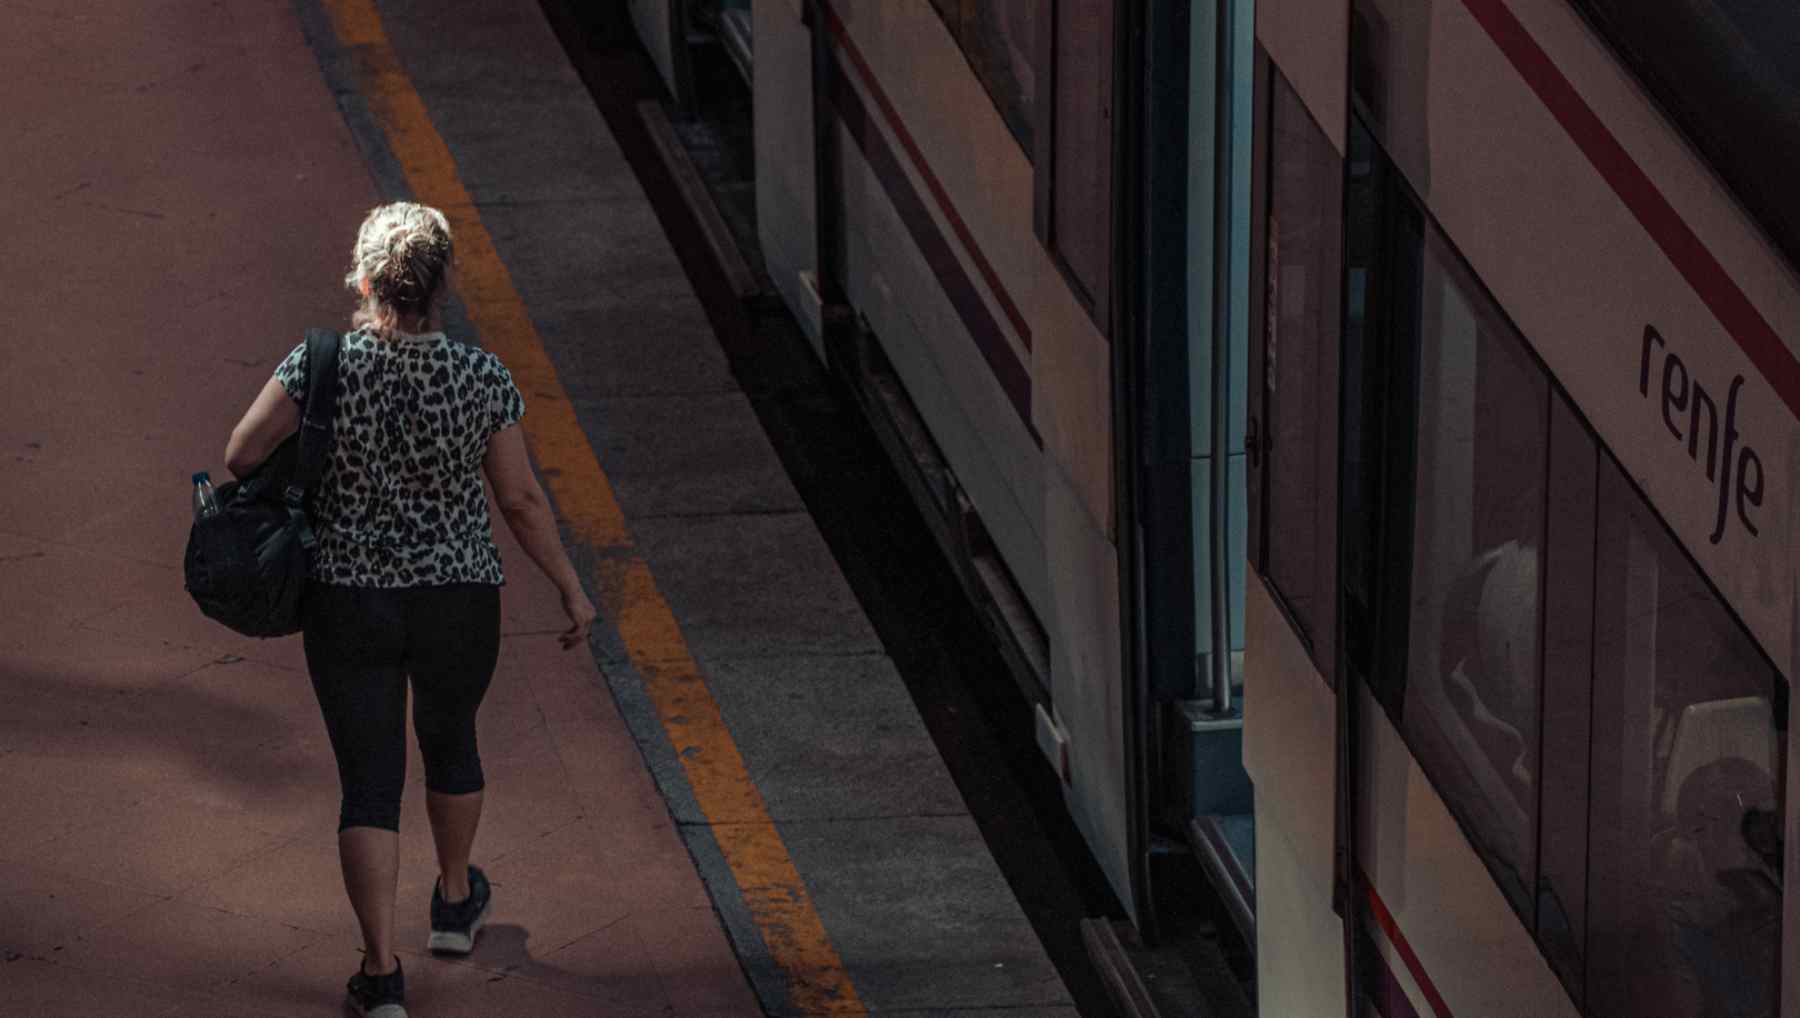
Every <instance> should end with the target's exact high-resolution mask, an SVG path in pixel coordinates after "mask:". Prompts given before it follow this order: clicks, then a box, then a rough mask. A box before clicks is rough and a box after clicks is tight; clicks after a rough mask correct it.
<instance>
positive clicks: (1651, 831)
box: [1586, 457, 1787, 1018]
mask: <svg viewBox="0 0 1800 1018" xmlns="http://www.w3.org/2000/svg"><path fill="white" fill-rule="evenodd" d="M1598 508H1599V520H1600V525H1599V528H1598V530H1599V533H1598V547H1597V548H1596V554H1597V565H1596V589H1595V604H1596V610H1595V616H1594V714H1593V717H1594V720H1593V732H1594V739H1593V747H1592V760H1593V786H1592V793H1591V794H1592V804H1593V805H1592V810H1593V813H1592V821H1591V823H1592V828H1591V831H1590V835H1589V836H1590V846H1591V848H1590V853H1589V865H1590V869H1589V874H1588V887H1589V905H1588V916H1587V922H1588V970H1587V971H1588V983H1587V994H1586V997H1587V1005H1588V1013H1589V1014H1590V1015H1594V1016H1597V1018H1598V1016H1605V1018H1612V1016H1618V1018H1625V1016H1638V1015H1646V1014H1656V1015H1666V1016H1669V1018H1684V1016H1690V1015H1691V1016H1712V1015H1722V1016H1723V1015H1730V1016H1733V1018H1751V1016H1758V1015H1773V1014H1774V1013H1775V1011H1776V1005H1777V1000H1778V984H1779V975H1780V973H1779V964H1780V963H1779V958H1780V945H1781V893H1782V892H1781V886H1782V878H1781V836H1782V834H1781V832H1782V829H1783V828H1782V816H1783V812H1784V809H1783V802H1784V798H1785V797H1784V795H1783V789H1782V784H1783V777H1784V775H1785V773H1786V762H1785V753H1786V746H1787V740H1786V733H1785V728H1786V717H1787V707H1786V704H1785V702H1784V701H1785V698H1786V687H1785V685H1784V683H1783V682H1782V680H1781V678H1780V677H1779V676H1778V675H1777V674H1776V673H1775V670H1774V668H1773V666H1772V665H1771V664H1770V663H1769V662H1768V661H1767V660H1766V659H1765V658H1764V657H1763V656H1762V655H1761V654H1760V653H1759V652H1758V650H1757V648H1756V647H1755V646H1754V645H1753V644H1752V643H1751V642H1750V639H1749V638H1748V636H1747V635H1746V634H1745V633H1744V631H1743V630H1742V628H1741V627H1740V626H1739V625H1738V624H1737V623H1736V622H1735V621H1734V620H1733V619H1732V618H1731V617H1730V616H1729V614H1728V613H1727V612H1726V610H1725V608H1724V607H1723V605H1722V604H1721V603H1720V602H1719V601H1718V600H1717V599H1716V598H1715V597H1714V596H1713V594H1712V592H1711V591H1710V590H1709V589H1708V587H1707V586H1706V584H1705V583H1704V582H1703V581H1702V579H1701V577H1700V575H1699V573H1698V572H1697V571H1696V569H1695V568H1694V567H1693V566H1692V565H1691V564H1690V563H1689V562H1688V561H1687V559H1686V558H1685V557H1684V556H1683V555H1682V554H1681V552H1680V550H1679V549H1678V548H1677V547H1676V545H1675V543H1674V542H1673V541H1672V540H1671V539H1670V537H1669V535H1668V532H1667V531H1666V530H1665V529H1664V528H1663V527H1662V526H1661V524H1660V523H1659V522H1657V521H1656V520H1655V519H1653V518H1652V517H1651V515H1650V513H1649V512H1648V510H1647V509H1646V508H1645V505H1644V503H1643V501H1642V500H1641V499H1640V498H1639V496H1638V495H1637V494H1636V492H1635V491H1633V490H1632V489H1631V487H1630V485H1629V484H1628V483H1627V482H1626V480H1625V479H1624V477H1623V475H1622V474H1621V473H1620V471H1619V469H1618V468H1617V467H1616V466H1614V465H1613V464H1612V462H1611V461H1610V459H1607V458H1604V457H1603V460H1602V466H1601V475H1600V489H1599V507H1598Z"/></svg>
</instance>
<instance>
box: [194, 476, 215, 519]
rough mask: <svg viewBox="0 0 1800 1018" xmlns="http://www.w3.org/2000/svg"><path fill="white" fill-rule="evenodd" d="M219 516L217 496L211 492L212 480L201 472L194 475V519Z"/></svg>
mask: <svg viewBox="0 0 1800 1018" xmlns="http://www.w3.org/2000/svg"><path fill="white" fill-rule="evenodd" d="M217 515H219V496H218V494H217V493H216V492H214V491H213V486H212V478H211V477H209V476H207V473H206V471H204V470H202V471H200V472H199V473H197V474H195V475H194V519H197V520H203V519H206V518H207V517H208V516H217Z"/></svg>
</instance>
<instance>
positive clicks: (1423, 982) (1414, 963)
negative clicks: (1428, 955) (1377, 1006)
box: [1359, 867, 1452, 1018]
mask: <svg viewBox="0 0 1800 1018" xmlns="http://www.w3.org/2000/svg"><path fill="white" fill-rule="evenodd" d="M1359 869H1360V867H1359ZM1362 884H1363V887H1364V888H1366V889H1367V890H1368V892H1369V914H1370V915H1372V916H1374V917H1375V922H1376V924H1377V925H1379V926H1380V927H1381V932H1382V933H1384V934H1386V935H1387V938H1388V943H1390V944H1393V945H1394V951H1395V952H1396V953H1397V954H1399V955H1400V960H1401V961H1403V962H1405V963H1406V971H1408V972H1411V973H1412V977H1413V982H1415V983H1418V984H1419V992H1420V993H1423V994H1424V995H1425V1002H1426V1003H1427V1004H1430V1005H1431V1011H1432V1014H1434V1015H1436V1016H1437V1018H1452V1016H1451V1014H1450V1005H1448V1004H1446V1003H1444V996H1443V994H1441V993H1439V992H1438V988H1437V986H1436V984H1434V983H1432V981H1431V977H1430V976H1428V975H1426V974H1425V966H1424V965H1423V964H1421V963H1420V961H1419V956H1418V955H1417V954H1415V953H1413V949H1412V945H1411V944H1409V943H1407V942H1406V938H1405V937H1404V936H1402V935H1401V934H1400V924H1399V923H1396V922H1395V921H1394V914H1393V913H1392V912H1389V911H1388V908H1387V904H1386V903H1385V902H1383V901H1382V900H1381V895H1379V894H1376V893H1375V884H1374V882H1373V881H1371V880H1370V879H1369V875H1368V874H1367V873H1364V874H1362ZM1384 964H1385V962H1384ZM1390 1018H1392V1016H1390Z"/></svg>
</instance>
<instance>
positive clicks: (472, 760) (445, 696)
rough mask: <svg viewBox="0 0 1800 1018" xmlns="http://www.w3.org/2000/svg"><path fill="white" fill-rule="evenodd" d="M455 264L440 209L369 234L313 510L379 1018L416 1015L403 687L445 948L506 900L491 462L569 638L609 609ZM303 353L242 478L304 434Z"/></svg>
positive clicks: (320, 634)
mask: <svg viewBox="0 0 1800 1018" xmlns="http://www.w3.org/2000/svg"><path fill="white" fill-rule="evenodd" d="M450 263H451V238H450V227H449V223H448V222H447V221H446V220H445V218H444V216H443V214H442V213H440V212H439V211H437V210H436V209H432V208H428V207H425V206H423V205H416V204H412V203H410V202H396V203H393V204H389V205H383V206H381V207H379V208H376V209H375V210H374V211H372V212H370V213H369V215H368V217H367V218H366V219H364V220H363V224H362V228H361V230H360V231H358V234H357V238H356V250H355V256H354V260H353V263H352V268H351V271H350V274H349V275H348V276H347V277H346V279H345V283H346V284H347V285H348V286H349V287H350V288H351V289H352V290H353V291H354V292H355V293H356V294H357V295H358V297H359V298H360V302H361V303H360V306H359V307H358V309H357V311H356V314H355V316H354V318H353V319H352V324H353V325H354V329H353V331H351V332H350V333H348V334H347V335H345V336H344V337H343V340H342V342H341V345H340V352H339V355H338V382H337V384H338V393H339V396H338V401H337V413H336V418H335V426H336V433H335V438H334V441H333V447H332V451H331V456H330V458H329V460H328V462H327V465H326V467H325V472H324V476H323V478H322V479H321V481H320V484H319V486H318V490H317V493H316V496H315V500H314V503H313V520H314V526H315V530H316V532H317V535H318V547H317V551H316V554H315V558H314V562H313V570H312V578H311V582H310V583H309V584H308V586H307V589H306V594H305V599H304V601H303V607H302V615H303V619H304V642H305V648H306V666H307V670H308V672H309V673H310V674H311V676H312V685H313V691H314V693H315V694H316V695H317V697H318V701H319V707H320V710H321V711H322V712H323V714H324V717H325V728H326V731H327V732H328V733H329V735H330V739H331V748H332V752H333V754H334V755H335V756H336V758H337V767H338V777H339V781H340V783H341V786H342V793H343V798H342V805H341V808H340V811H339V816H338V855H339V860H340V862H341V864H342V866H343V872H344V889H345V891H346V892H348V894H349V897H350V905H351V907H352V908H353V909H354V910H355V912H356V918H357V921H358V923H359V924H360V925H361V927H362V936H363V945H364V956H363V962H362V965H361V967H360V968H359V969H358V971H357V972H356V974H355V975H353V976H351V977H350V982H349V1006H350V1009H351V1010H352V1011H353V1012H354V1013H355V1014H358V1015H374V1016H377V1018H404V1016H405V1014H406V1011H405V997H406V987H405V976H404V973H403V972H402V971H401V967H400V959H399V957H398V956H397V955H396V954H395V953H394V944H393V930H394V895H395V885H396V883H397V880H398V875H399V873H398V871H399V858H400V854H399V834H398V832H399V826H400V797H401V791H402V789H403V788H404V787H405V783H406V745H405V739H406V692H407V683H408V680H410V681H411V685H412V695H413V711H412V714H413V729H414V733H415V735H416V736H417V738H418V742H419V750H420V753H421V755H422V756H423V758H424V761H425V788H426V794H425V805H426V814H427V816H428V817H429V819H430V822H431V833H432V839H433V841H434V842H435V843H436V846H437V860H438V880H437V884H436V886H435V887H434V888H433V890H432V895H431V903H430V911H431V938H430V942H429V944H428V946H429V947H430V949H431V950H433V951H439V952H447V953H451V954H467V953H469V952H470V951H472V950H473V949H474V945H475V936H476V934H477V933H478V932H479V931H480V929H481V926H482V923H483V922H484V921H485V919H486V918H487V915H488V912H489V910H490V909H491V908H492V904H493V898H492V893H491V891H490V888H489V886H488V882H487V878H486V877H485V875H484V874H483V873H482V871H481V869H480V868H479V867H477V866H473V865H470V863H469V853H470V849H471V847H472V845H473V843H474V840H475V829H476V827H477V825H478V824H479V822H480V819H481V805H482V795H483V788H484V782H483V778H482V772H481V760H480V757H479V756H478V754H477V752H476V747H475V712H476V709H477V708H478V707H479V706H480V705H481V699H482V696H483V695H484V694H485V693H486V691H487V687H488V683H489V681H490V680H491V679H492V678H493V674H494V666H495V662H496V660H497V658H498V655H499V648H500V585H501V583H502V582H503V577H502V573H501V567H500V553H499V549H498V548H497V547H496V546H495V544H494V539H493V532H492V527H491V525H490V522H489V519H488V508H487V507H488V503H487V496H486V494H485V492H484V491H483V489H482V476H483V475H484V474H485V475H486V477H487V481H488V483H489V484H490V485H492V487H493V490H494V496H495V502H496V503H497V504H498V505H499V507H500V510H501V515H502V516H503V517H504V518H505V520H506V522H507V524H508V526H509V527H511V529H512V531H513V534H514V535H515V536H516V537H517V538H518V540H519V544H520V545H521V546H522V547H523V548H524V549H525V553H526V554H527V555H529V556H530V557H531V559H532V561H533V562H535V563H536V564H537V566H538V567H539V568H540V569H542V570H543V571H544V572H545V574H546V575H547V576H549V578H550V579H551V580H552V581H553V582H555V584H556V586H557V588H558V589H559V590H560V591H561V592H562V603H563V609H564V611H565V612H566V613H567V614H568V617H569V623H570V627H569V629H568V630H567V631H565V632H564V633H562V635H561V637H560V640H561V642H562V645H563V647H564V649H568V648H572V647H576V646H580V645H582V644H584V643H585V642H586V637H587V631H588V628H589V627H590V626H591V625H592V623H593V620H594V615H595V612H594V606H593V605H592V604H591V603H590V602H589V601H588V598H587V596H586V594H584V593H583V592H582V588H581V583H580V581H579V580H578V579H577V577H576V574H575V569H574V567H573V566H572V565H571V564H570V563H569V559H568V556H567V554H566V553H565V552H564V551H563V547H562V542H561V539H560V537H559V536H558V534H557V531H556V524H555V521H554V520H553V519H552V517H551V513H550V509H549V503H548V502H547V500H546V499H545V497H544V493H543V490H542V489H541V488H540V487H539V486H538V483H537V478H536V477H535V476H534V475H533V474H532V472H531V464H530V462H529V460H528V459H527V457H526V453H525V443H524V439H523V438H522V437H521V435H520V430H519V429H518V428H516V427H514V426H513V425H515V424H517V423H518V421H519V419H520V417H522V416H523V415H524V412H525V406H524V400H523V398H522V397H521V396H520V394H519V390H518V388H517V387H516V386H515V385H514V384H513V381H512V376H511V375H510V374H509V373H508V372H507V370H506V368H505V366H503V365H502V364H501V363H500V360H499V358H497V357H495V356H494V355H493V354H490V353H487V352H485V351H482V350H478V349H476V348H473V347H470V346H466V345H463V344H460V343H456V342H453V341H451V340H450V339H448V338H447V337H446V336H445V335H444V333H443V332H442V331H441V329H440V325H439V321H438V317H439V313H440V305H441V302H442V299H443V297H444V295H445V291H446V276H447V274H448V272H449V270H450ZM306 360H307V357H306V344H304V343H302V344H300V345H299V346H298V347H296V348H295V349H294V351H293V352H292V353H290V354H289V355H288V356H287V358H286V359H285V360H283V361H282V362H281V364H280V365H279V366H278V367H277V368H276V369H275V374H274V377H273V378H271V379H270V380H269V382H268V384H267V385H265V386H264V387H263V390H262V392H261V393H259V394H258V395H257V397H256V401H255V403H254V404H252V405H251V407H250V409H249V411H247V412H246V413H245V414H244V418H243V420H242V421H240V422H239V423H238V425H237V427H236V428H235V429H234V430H233V431H232V434H231V440H230V442H229V443H228V444H227V446H226V450H225V459H226V464H227V466H228V467H229V468H230V469H231V471H232V473H234V474H237V475H238V476H243V475H244V474H246V473H248V472H249V471H250V470H252V469H253V468H255V467H256V466H257V465H258V464H259V463H261V462H262V461H263V459H264V458H266V457H267V456H268V455H269V453H270V452H272V451H273V450H274V449H275V447H276V446H277V445H279V444H280V443H281V442H282V441H283V440H284V439H286V438H287V437H288V436H289V435H292V434H293V433H294V432H295V431H296V430H297V429H298V427H299V423H300V407H301V406H302V404H303V401H304V400H305V398H306V392H305V389H306V384H307V367H308V365H307V363H306Z"/></svg>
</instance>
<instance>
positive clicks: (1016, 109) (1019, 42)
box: [931, 0, 1048, 157]
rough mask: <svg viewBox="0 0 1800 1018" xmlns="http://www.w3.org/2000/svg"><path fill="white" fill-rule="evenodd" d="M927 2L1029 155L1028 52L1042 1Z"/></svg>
mask: <svg viewBox="0 0 1800 1018" xmlns="http://www.w3.org/2000/svg"><path fill="white" fill-rule="evenodd" d="M931 6H932V7H935V8H936V9H937V12H938V17H939V18H941V19H943V22H944V27H945V28H948V29H949V30H950V37H951V38H953V39H955V40H956V45H957V47H958V48H959V49H961V50H962V53H963V57H964V58H965V59H966V60H968V62H969V68H970V69H971V70H973V71H974V72H975V77H976V78H978V79H980V81H981V85H982V87H983V88H985V89H986V90H987V94H988V97H989V98H991V99H992V100H993V101H994V108H995V109H997V110H999V111H1000V119H1002V120H1004V121H1005V122H1006V129H1007V130H1008V131H1010V132H1012V136H1013V138H1014V139H1016V140H1017V141H1018V143H1019V145H1020V147H1022V148H1023V149H1024V150H1025V154H1026V156H1027V157H1029V156H1030V155H1031V125H1032V107H1033V99H1034V97H1035V91H1036V86H1037V75H1036V73H1035V71H1034V69H1033V67H1032V56H1033V54H1034V52H1035V51H1036V49H1037V20H1038V18H1039V16H1040V13H1041V10H1042V9H1044V8H1046V7H1047V6H1048V5H1046V4H1043V3H1041V2H1038V0H1031V2H1026V3H1020V2H1019V0H931Z"/></svg>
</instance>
